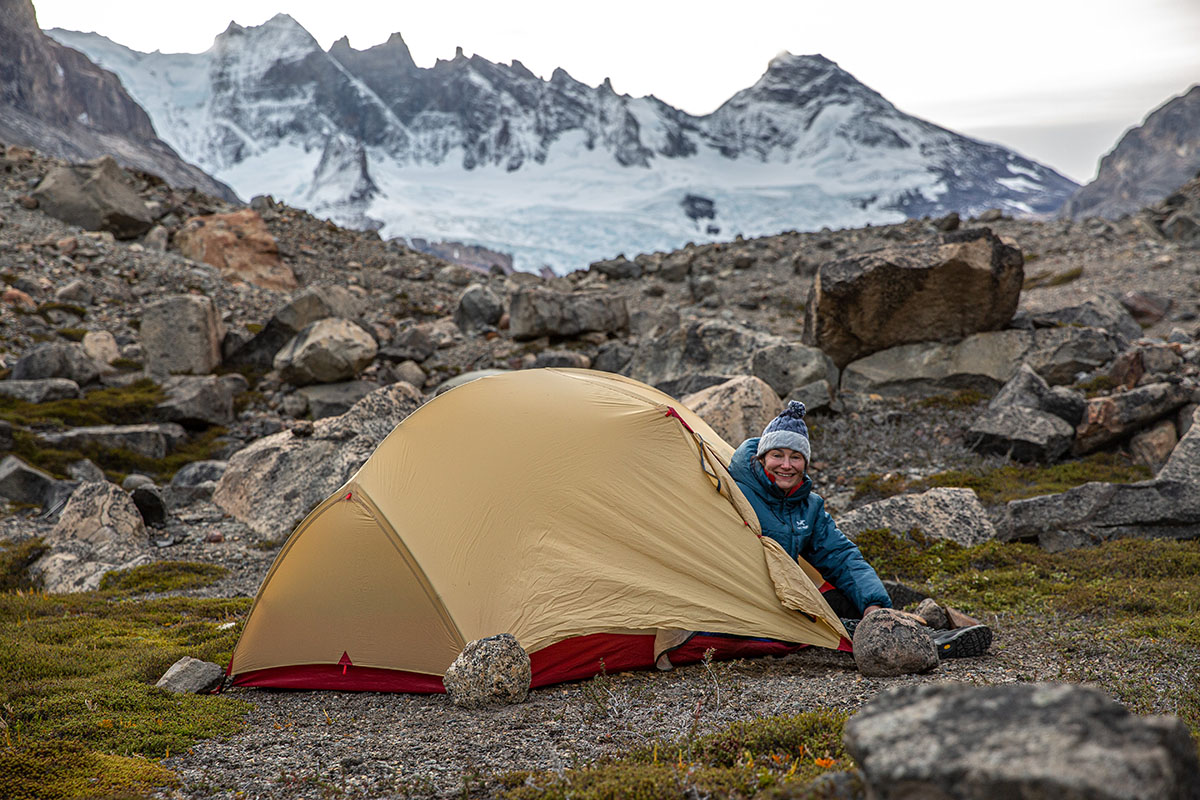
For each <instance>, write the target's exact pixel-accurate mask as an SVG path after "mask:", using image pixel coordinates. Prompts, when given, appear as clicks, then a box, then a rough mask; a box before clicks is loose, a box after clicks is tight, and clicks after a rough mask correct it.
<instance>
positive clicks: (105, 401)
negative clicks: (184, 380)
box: [0, 378, 166, 426]
mask: <svg viewBox="0 0 1200 800" xmlns="http://www.w3.org/2000/svg"><path fill="white" fill-rule="evenodd" d="M164 399H166V395H165V394H164V393H163V390H162V389H161V388H160V387H159V386H158V385H157V384H156V383H154V381H152V380H150V379H149V378H143V379H142V380H140V381H137V382H135V383H131V384H130V385H129V386H110V387H107V388H104V389H96V390H94V391H91V392H88V393H87V394H86V395H84V396H83V397H82V398H72V399H67V400H51V401H50V402H48V403H27V402H25V401H24V400H18V399H17V398H15V397H0V419H3V420H6V421H8V422H12V423H14V424H18V425H29V424H31V423H46V424H52V425H64V426H80V425H133V424H136V423H139V422H146V421H148V420H150V418H151V417H152V414H153V411H154V407H155V406H156V405H158V404H159V403H161V402H162V401H163V400H164Z"/></svg>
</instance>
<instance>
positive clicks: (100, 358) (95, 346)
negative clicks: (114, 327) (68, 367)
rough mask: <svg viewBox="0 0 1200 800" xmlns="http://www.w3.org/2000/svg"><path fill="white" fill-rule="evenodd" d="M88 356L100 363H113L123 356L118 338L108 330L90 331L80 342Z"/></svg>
mask: <svg viewBox="0 0 1200 800" xmlns="http://www.w3.org/2000/svg"><path fill="white" fill-rule="evenodd" d="M80 345H82V346H83V352H84V353H86V354H87V356H88V358H90V359H92V360H93V361H95V362H97V363H100V364H111V363H113V362H114V361H116V360H117V359H118V358H120V357H121V348H120V347H118V346H117V340H116V338H115V337H114V336H113V335H112V334H111V333H109V332H108V331H88V332H87V333H85V334H84V335H83V340H82V341H81V342H80Z"/></svg>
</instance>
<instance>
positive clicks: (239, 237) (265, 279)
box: [175, 208, 298, 291]
mask: <svg viewBox="0 0 1200 800" xmlns="http://www.w3.org/2000/svg"><path fill="white" fill-rule="evenodd" d="M175 246H176V247H177V248H179V252H180V253H182V254H183V255H184V256H185V257H186V258H190V259H192V260H193V261H203V262H204V263H205V264H209V265H211V266H214V267H216V268H217V269H218V270H220V271H221V275H222V276H223V277H224V278H225V279H226V280H228V281H244V282H246V283H251V284H254V285H255V286H261V287H262V288H264V289H279V290H283V291H287V290H290V289H295V288H296V286H297V285H298V283H297V281H296V275H295V273H293V272H292V268H291V267H289V266H287V265H286V264H284V263H283V262H282V261H280V259H279V245H278V244H277V243H276V241H275V237H274V236H272V235H271V232H270V231H269V230H267V225H266V223H265V222H263V220H262V217H261V216H259V214H258V212H257V211H255V210H253V209H250V208H244V209H242V210H240V211H234V212H232V213H229V214H209V215H206V216H202V217H192V218H191V219H189V220H188V221H187V222H186V223H185V224H184V226H183V227H182V228H181V229H180V230H179V231H177V232H176V233H175Z"/></svg>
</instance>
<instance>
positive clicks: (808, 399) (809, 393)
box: [784, 380, 841, 414]
mask: <svg viewBox="0 0 1200 800" xmlns="http://www.w3.org/2000/svg"><path fill="white" fill-rule="evenodd" d="M834 396H835V392H834V389H833V387H832V386H830V385H829V382H828V381H826V380H819V381H816V382H815V383H806V384H804V385H803V386H798V387H796V388H795V389H793V390H792V393H791V394H789V395H788V396H787V397H785V398H784V404H785V405H786V404H787V403H788V402H790V401H792V400H799V401H800V402H801V403H804V407H805V408H806V409H808V413H809V414H812V413H815V412H817V411H829V410H837V409H839V408H841V404H840V403H838V404H837V405H836V406H835V397H834Z"/></svg>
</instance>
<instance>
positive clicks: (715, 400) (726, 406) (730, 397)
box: [682, 375, 783, 447]
mask: <svg viewBox="0 0 1200 800" xmlns="http://www.w3.org/2000/svg"><path fill="white" fill-rule="evenodd" d="M682 402H683V404H684V405H685V406H687V407H688V408H690V409H691V410H692V411H695V412H696V414H698V415H699V417H700V418H701V419H702V420H704V421H705V422H707V423H708V424H709V425H711V426H712V429H713V430H715V431H716V432H717V434H718V435H719V436H720V437H721V438H722V439H724V440H725V441H726V442H729V443H730V444H732V445H734V446H735V447H736V446H737V445H739V444H741V442H742V441H743V440H744V439H748V438H750V437H751V436H758V435H759V434H761V433H762V431H763V428H765V427H766V426H767V423H768V422H770V421H771V420H773V419H774V418H775V417H777V416H779V412H781V411H783V402H782V401H781V400H780V399H779V395H777V394H776V393H775V391H774V390H773V389H772V388H771V387H770V386H768V385H767V384H766V383H765V382H764V381H762V380H760V379H758V378H755V377H754V376H752V375H743V376H741V377H739V378H733V379H732V380H728V381H726V382H725V383H721V384H717V385H716V386H710V387H708V388H707V389H701V390H700V391H699V392H696V393H694V394H689V395H687V396H686V397H683V398H682Z"/></svg>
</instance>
